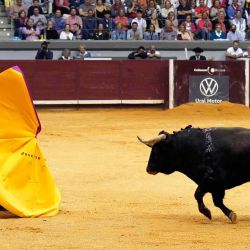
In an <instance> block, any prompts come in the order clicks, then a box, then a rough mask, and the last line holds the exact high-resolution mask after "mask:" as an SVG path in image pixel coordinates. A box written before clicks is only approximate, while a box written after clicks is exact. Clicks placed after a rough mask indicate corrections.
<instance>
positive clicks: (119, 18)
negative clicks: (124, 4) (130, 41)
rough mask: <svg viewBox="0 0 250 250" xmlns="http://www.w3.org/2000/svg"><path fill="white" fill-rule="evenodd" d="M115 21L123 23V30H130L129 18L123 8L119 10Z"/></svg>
mask: <svg viewBox="0 0 250 250" xmlns="http://www.w3.org/2000/svg"><path fill="white" fill-rule="evenodd" d="M114 21H115V23H116V24H117V23H121V24H122V28H123V30H125V31H127V30H128V18H127V17H126V16H125V12H124V10H123V9H121V10H120V11H119V15H118V16H117V17H116V18H115V19H114Z"/></svg>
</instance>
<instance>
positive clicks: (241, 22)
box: [232, 10, 246, 40]
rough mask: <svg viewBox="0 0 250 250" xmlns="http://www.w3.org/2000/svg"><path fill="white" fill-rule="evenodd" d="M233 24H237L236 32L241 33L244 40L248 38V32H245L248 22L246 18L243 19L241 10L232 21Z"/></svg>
mask: <svg viewBox="0 0 250 250" xmlns="http://www.w3.org/2000/svg"><path fill="white" fill-rule="evenodd" d="M232 24H235V26H236V30H237V31H239V32H240V34H241V37H242V39H243V40H244V39H245V36H246V32H245V30H246V20H245V19H244V18H242V16H241V11H240V10H237V11H236V16H235V18H234V19H233V20H232Z"/></svg>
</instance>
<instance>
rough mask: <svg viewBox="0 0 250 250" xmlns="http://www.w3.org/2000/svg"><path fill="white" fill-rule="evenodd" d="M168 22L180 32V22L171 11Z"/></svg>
mask: <svg viewBox="0 0 250 250" xmlns="http://www.w3.org/2000/svg"><path fill="white" fill-rule="evenodd" d="M167 20H169V21H170V22H171V24H172V27H173V29H174V30H176V31H178V20H177V19H176V17H175V14H174V12H172V11H170V12H169V13H168V17H167Z"/></svg>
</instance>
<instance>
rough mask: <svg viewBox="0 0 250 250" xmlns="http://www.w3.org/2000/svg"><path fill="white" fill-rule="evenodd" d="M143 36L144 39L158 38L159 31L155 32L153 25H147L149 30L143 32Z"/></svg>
mask: <svg viewBox="0 0 250 250" xmlns="http://www.w3.org/2000/svg"><path fill="white" fill-rule="evenodd" d="M143 38H144V39H145V40H159V33H157V32H155V26H154V25H153V24H150V25H149V30H148V31H147V32H145V33H144V35H143Z"/></svg>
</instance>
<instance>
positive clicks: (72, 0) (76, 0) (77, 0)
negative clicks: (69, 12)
mask: <svg viewBox="0 0 250 250" xmlns="http://www.w3.org/2000/svg"><path fill="white" fill-rule="evenodd" d="M83 3H84V0H69V7H70V8H72V7H75V8H76V9H78V8H79V7H80V5H81V4H83Z"/></svg>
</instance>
